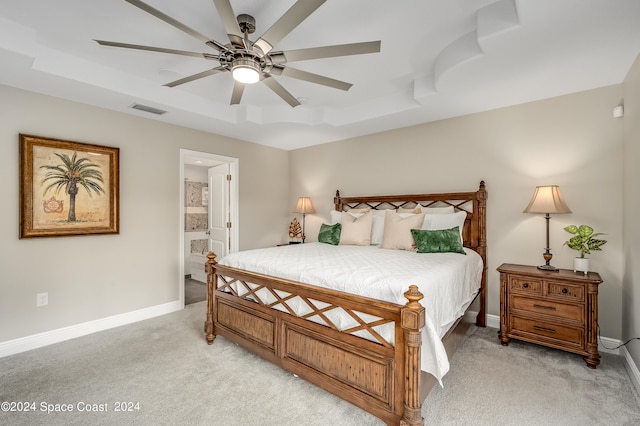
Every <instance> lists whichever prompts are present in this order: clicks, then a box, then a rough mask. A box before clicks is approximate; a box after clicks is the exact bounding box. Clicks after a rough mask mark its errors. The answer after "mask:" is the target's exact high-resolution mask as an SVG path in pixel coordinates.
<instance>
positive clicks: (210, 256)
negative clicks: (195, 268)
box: [204, 251, 218, 345]
mask: <svg viewBox="0 0 640 426" xmlns="http://www.w3.org/2000/svg"><path fill="white" fill-rule="evenodd" d="M217 263H218V262H216V254H215V253H214V252H212V251H210V252H209V253H207V262H206V263H205V264H204V270H205V272H206V273H207V320H206V321H205V322H204V334H205V337H206V339H207V343H208V344H210V345H211V344H212V343H213V340H214V339H215V338H216V330H215V326H214V324H213V318H214V312H213V310H214V307H215V301H214V300H213V297H214V289H215V288H216V287H217V286H216V280H217V278H218V277H217V275H216V265H217Z"/></svg>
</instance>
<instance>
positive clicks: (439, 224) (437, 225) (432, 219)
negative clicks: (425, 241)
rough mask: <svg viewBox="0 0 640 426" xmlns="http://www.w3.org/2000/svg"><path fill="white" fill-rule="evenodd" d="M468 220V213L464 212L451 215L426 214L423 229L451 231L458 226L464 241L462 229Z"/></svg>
mask: <svg viewBox="0 0 640 426" xmlns="http://www.w3.org/2000/svg"><path fill="white" fill-rule="evenodd" d="M466 218H467V212H464V211H460V212H456V213H450V214H426V215H425V217H424V223H423V224H422V229H429V230H431V231H437V230H439V229H451V228H453V227H454V226H458V227H459V228H460V240H461V241H464V240H463V239H462V228H463V227H464V221H465V219H466Z"/></svg>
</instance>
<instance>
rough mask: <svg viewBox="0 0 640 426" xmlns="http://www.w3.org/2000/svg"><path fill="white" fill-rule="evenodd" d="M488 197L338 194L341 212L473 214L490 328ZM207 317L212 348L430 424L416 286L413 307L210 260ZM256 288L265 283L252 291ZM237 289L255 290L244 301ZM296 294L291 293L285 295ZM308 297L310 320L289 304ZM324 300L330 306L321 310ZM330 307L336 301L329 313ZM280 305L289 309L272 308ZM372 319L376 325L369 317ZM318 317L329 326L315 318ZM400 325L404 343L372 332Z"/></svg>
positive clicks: (397, 331) (469, 237)
mask: <svg viewBox="0 0 640 426" xmlns="http://www.w3.org/2000/svg"><path fill="white" fill-rule="evenodd" d="M486 199H487V192H486V190H485V184H484V181H482V182H480V186H479V189H478V190H477V191H475V192H457V193H442V194H413V195H393V196H373V197H341V196H340V193H339V192H338V191H336V197H335V199H334V202H335V209H336V210H337V211H346V210H349V209H351V208H358V207H370V208H371V209H388V208H398V207H405V208H407V207H408V208H410V207H413V206H415V205H417V204H420V205H422V206H425V207H429V206H443V205H451V206H453V207H454V209H455V210H456V211H466V212H467V218H466V221H465V226H464V230H463V240H464V245H465V247H469V248H471V249H473V250H475V251H476V252H478V253H479V254H480V256H481V257H482V259H483V261H484V270H483V274H482V284H481V290H480V292H479V293H478V295H479V297H480V303H479V304H480V307H479V312H478V315H477V317H476V321H475V322H476V324H477V325H478V326H481V327H484V326H485V320H486V312H485V309H486V282H487V244H486ZM207 257H208V260H207V264H206V265H205V271H206V273H207V319H206V321H205V324H204V329H205V334H206V340H207V343H209V344H212V343H213V340H214V339H215V337H216V335H221V336H224V337H225V338H227V339H228V340H230V341H232V342H235V343H237V344H239V345H241V346H243V347H244V348H246V349H248V350H249V351H251V352H254V353H255V354H257V355H259V356H261V357H262V358H264V359H266V360H268V361H271V362H272V363H274V364H276V365H278V366H280V367H282V368H283V369H285V370H287V371H290V372H292V373H294V374H297V375H298V376H300V377H302V378H304V379H306V380H308V381H309V382H311V383H314V384H316V385H317V386H319V387H321V388H323V389H325V390H327V391H329V392H331V393H333V394H335V395H337V396H338V397H340V398H342V399H344V400H347V401H349V402H351V403H353V404H354V405H356V406H358V407H360V408H361V409H363V410H365V411H367V412H369V413H371V414H373V415H374V416H376V417H378V418H380V419H381V420H383V421H384V422H385V423H386V424H388V425H422V424H423V423H424V419H423V418H422V415H421V409H422V403H423V402H424V400H425V398H426V397H427V394H428V393H429V391H430V389H431V388H432V387H433V385H434V384H435V383H437V381H436V379H435V378H434V377H433V376H432V375H431V374H429V373H426V372H424V371H421V369H420V351H421V342H422V335H421V329H422V327H423V326H424V324H425V309H424V307H422V305H421V304H420V303H419V300H420V299H422V298H423V295H422V294H421V293H420V292H419V291H418V289H417V287H416V286H413V285H409V284H411V283H407V288H408V290H407V292H406V293H405V297H406V298H407V300H408V302H407V303H406V304H405V305H404V306H401V305H398V304H394V303H389V302H384V301H380V300H375V299H370V298H366V297H361V296H356V295H352V294H347V293H343V292H339V291H335V290H330V289H325V288H320V287H316V286H313V285H308V284H302V283H299V282H295V281H290V280H286V279H281V278H275V277H271V276H266V275H262V274H258V273H253V272H249V271H244V270H240V269H236V268H231V267H227V266H221V265H218V264H217V263H216V260H215V258H216V255H215V254H214V253H209V254H208V256H207ZM247 283H252V284H254V285H258V288H250V287H249V285H248V284H247ZM232 284H234V285H236V286H242V287H243V288H245V289H246V290H247V291H249V292H250V296H251V298H247V297H246V296H247V295H246V294H245V295H244V296H243V297H239V296H238V293H237V292H236V291H235V290H234V289H233V287H232ZM258 289H265V290H266V291H268V292H269V293H270V294H271V295H273V296H274V297H275V298H276V302H272V303H267V302H265V301H262V300H261V299H260V297H259V296H258V295H257V294H256V292H257V291H258ZM286 294H288V296H287V295H286ZM296 297H297V298H298V300H300V299H301V300H303V301H304V302H306V304H307V305H308V306H309V307H310V310H311V311H312V312H311V313H309V314H307V315H301V316H298V315H297V314H296V313H295V312H294V311H293V309H291V308H290V307H289V306H288V305H287V302H288V301H289V300H291V299H293V298H296ZM316 301H319V302H322V303H323V305H322V306H323V307H322V308H319V307H318V303H316ZM324 304H328V306H325V305H324ZM275 305H280V307H283V308H285V309H286V310H288V312H283V311H281V310H277V309H273V306H275ZM331 309H342V310H344V311H345V312H347V313H348V314H349V315H351V317H353V318H354V319H355V320H356V321H357V322H358V324H359V325H358V326H356V327H353V328H351V329H349V330H342V331H341V330H339V329H338V327H336V326H335V325H334V324H333V323H331V321H330V320H329V319H328V318H327V317H326V316H325V315H324V312H327V311H328V310H331ZM362 313H364V314H370V315H374V316H375V317H377V318H379V319H377V320H373V321H372V320H369V322H367V321H365V320H364V319H362V317H361V314H362ZM312 316H315V317H316V318H318V317H320V318H322V319H323V320H324V321H325V324H326V325H322V324H318V323H316V322H312V321H309V320H307V318H310V317H312ZM464 318H465V317H464V316H462V317H461V318H459V319H458V321H457V322H456V323H455V324H454V326H453V327H451V329H450V330H449V332H448V333H447V335H446V336H445V337H444V338H443V339H442V340H443V342H444V344H445V348H446V350H447V354H448V355H449V357H451V354H452V353H453V351H454V350H455V348H456V347H457V345H458V343H459V342H460V341H461V339H462V337H463V336H464V334H465V332H466V330H467V328H468V326H469V324H470V322H469V321H468V320H464ZM386 323H393V324H394V327H395V328H394V336H395V342H394V344H393V345H391V344H389V343H388V342H386V341H385V340H384V339H382V338H381V337H380V336H378V335H377V333H376V332H375V331H373V329H372V327H375V326H377V325H381V324H386ZM363 330H364V331H368V332H369V333H371V335H373V336H374V337H376V339H377V341H371V340H368V339H364V338H361V337H357V336H355V335H353V334H351V333H353V332H355V331H363Z"/></svg>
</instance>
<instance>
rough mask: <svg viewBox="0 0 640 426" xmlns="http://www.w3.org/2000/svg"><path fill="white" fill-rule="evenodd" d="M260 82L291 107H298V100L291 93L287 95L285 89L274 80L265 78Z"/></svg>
mask: <svg viewBox="0 0 640 426" xmlns="http://www.w3.org/2000/svg"><path fill="white" fill-rule="evenodd" d="M262 82H263V83H264V84H266V85H267V87H268V88H269V89H271V90H273V91H274V92H275V93H276V95H278V96H280V97H281V98H282V99H283V100H284V101H285V102H286V103H288V104H289V105H291V106H292V107H294V108H295V107H297V106H298V105H300V102H298V100H297V99H296V98H295V97H294V96H293V95H292V94H291V93H289V92H288V91H287V89H285V88H284V87H282V85H281V84H280V83H278V82H277V81H276V79H275V78H273V77H271V76H267V77H265V78H264V80H262Z"/></svg>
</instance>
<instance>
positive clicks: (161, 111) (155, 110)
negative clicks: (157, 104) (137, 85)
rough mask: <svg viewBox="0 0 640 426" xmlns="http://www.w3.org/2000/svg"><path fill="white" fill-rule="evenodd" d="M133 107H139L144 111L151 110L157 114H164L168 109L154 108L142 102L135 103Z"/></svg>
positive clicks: (138, 108) (150, 111)
mask: <svg viewBox="0 0 640 426" xmlns="http://www.w3.org/2000/svg"><path fill="white" fill-rule="evenodd" d="M131 108H133V109H137V110H139V111H144V112H149V113H151V114H155V115H162V114H164V113H165V112H167V111H164V110H161V109H158V108H154V107H150V106H148V105H142V104H133V105H131Z"/></svg>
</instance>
